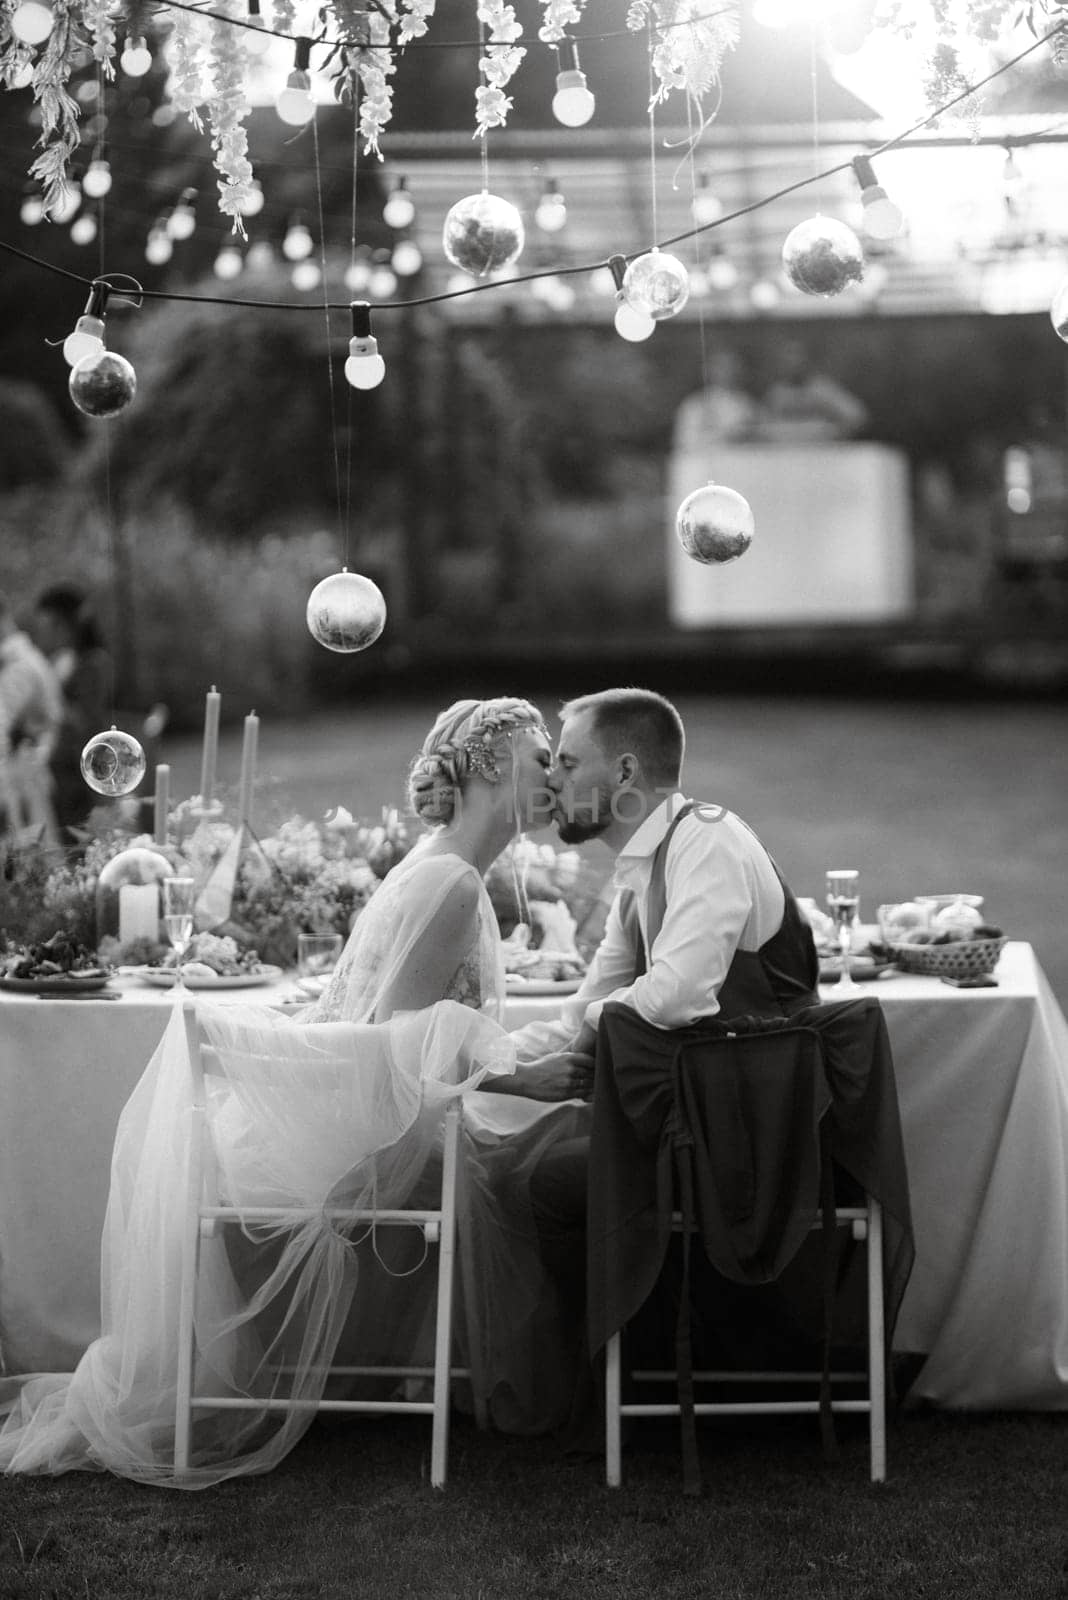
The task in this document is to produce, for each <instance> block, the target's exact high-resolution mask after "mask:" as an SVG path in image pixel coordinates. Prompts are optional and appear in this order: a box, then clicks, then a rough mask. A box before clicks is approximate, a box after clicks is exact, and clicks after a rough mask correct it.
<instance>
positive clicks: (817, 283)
mask: <svg viewBox="0 0 1068 1600" xmlns="http://www.w3.org/2000/svg"><path fill="white" fill-rule="evenodd" d="M782 264H783V266H784V267H785V268H786V275H787V277H788V278H789V279H790V282H791V283H792V284H793V285H794V287H795V289H800V290H801V292H802V294H823V295H832V294H841V292H842V290H843V289H844V288H845V287H846V285H847V284H850V283H859V282H860V280H861V278H863V276H864V249H863V246H862V245H861V242H860V240H859V239H858V238H857V236H856V234H855V233H854V232H853V230H852V228H847V227H846V225H845V223H844V222H836V221H835V220H834V218H833V217H809V218H808V220H807V222H799V223H798V224H797V227H796V228H793V229H791V231H790V232H789V233H788V234H787V235H786V240H785V243H784V244H783V247H782Z"/></svg>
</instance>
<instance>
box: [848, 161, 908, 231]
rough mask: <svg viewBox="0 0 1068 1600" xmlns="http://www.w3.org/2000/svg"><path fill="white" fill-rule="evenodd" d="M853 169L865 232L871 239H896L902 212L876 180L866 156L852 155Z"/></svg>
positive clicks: (903, 223) (902, 223) (900, 228)
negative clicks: (858, 191) (858, 190)
mask: <svg viewBox="0 0 1068 1600" xmlns="http://www.w3.org/2000/svg"><path fill="white" fill-rule="evenodd" d="M853 171H854V173H855V174H856V179H857V182H858V183H859V184H860V204H861V206H862V208H863V220H864V231H865V233H868V234H870V235H871V237H872V238H873V239H896V238H897V236H898V234H899V233H900V232H901V230H902V228H903V227H904V225H905V216H904V213H903V212H902V210H901V209H900V207H899V206H896V205H895V204H894V202H893V201H892V200H891V199H890V198H889V197H888V195H887V193H886V190H885V189H884V188H883V186H882V184H881V183H879V182H878V181H877V179H876V176H875V168H874V167H873V166H872V164H871V161H870V160H869V159H868V157H867V156H854V158H853Z"/></svg>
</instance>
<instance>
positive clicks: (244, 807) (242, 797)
mask: <svg viewBox="0 0 1068 1600" xmlns="http://www.w3.org/2000/svg"><path fill="white" fill-rule="evenodd" d="M259 733H260V719H259V717H258V716H257V715H256V713H255V712H254V711H250V712H249V714H248V716H247V717H246V718H245V739H244V743H243V744H242V746H241V791H240V794H239V796H238V802H237V819H238V821H239V822H248V823H251V821H252V791H253V789H254V788H255V784H256V746H257V744H258V742H259Z"/></svg>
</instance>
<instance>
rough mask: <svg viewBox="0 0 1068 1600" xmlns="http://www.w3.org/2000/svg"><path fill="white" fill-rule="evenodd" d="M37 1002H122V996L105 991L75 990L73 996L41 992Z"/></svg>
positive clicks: (37, 995) (36, 997)
mask: <svg viewBox="0 0 1068 1600" xmlns="http://www.w3.org/2000/svg"><path fill="white" fill-rule="evenodd" d="M35 999H37V1000H121V999H122V995H121V994H116V993H115V991H114V990H111V991H110V992H106V991H105V990H103V989H81V990H79V989H75V990H74V991H73V992H72V993H71V994H43V993H41V992H40V991H38V993H37V994H36V996H35Z"/></svg>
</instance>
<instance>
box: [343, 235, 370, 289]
mask: <svg viewBox="0 0 1068 1600" xmlns="http://www.w3.org/2000/svg"><path fill="white" fill-rule="evenodd" d="M370 281H371V251H370V249H369V247H368V246H367V245H365V244H361V245H360V246H359V248H358V249H357V251H356V254H355V255H354V256H353V258H352V260H351V261H350V262H349V264H348V266H347V267H346V268H345V287H346V289H351V290H352V292H353V294H359V292H360V290H361V289H366V288H367V285H368V284H369V283H370Z"/></svg>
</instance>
